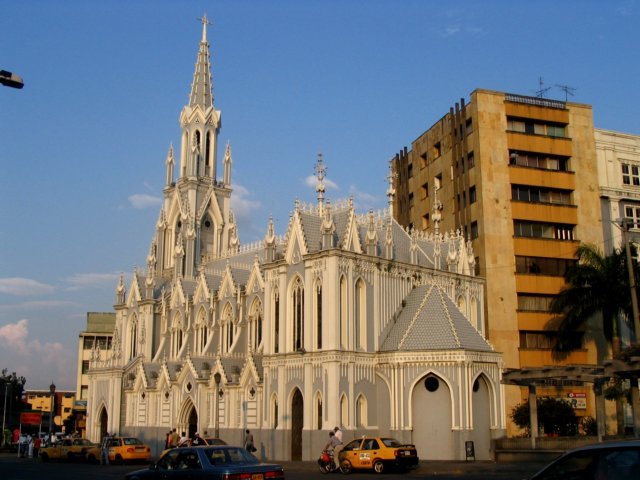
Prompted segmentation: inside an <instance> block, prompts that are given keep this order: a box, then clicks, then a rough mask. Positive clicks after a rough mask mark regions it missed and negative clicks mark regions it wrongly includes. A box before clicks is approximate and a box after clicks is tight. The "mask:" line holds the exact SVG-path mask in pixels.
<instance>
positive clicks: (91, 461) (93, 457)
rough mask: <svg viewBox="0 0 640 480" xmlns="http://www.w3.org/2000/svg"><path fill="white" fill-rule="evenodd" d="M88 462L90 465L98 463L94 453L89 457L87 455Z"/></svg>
mask: <svg viewBox="0 0 640 480" xmlns="http://www.w3.org/2000/svg"><path fill="white" fill-rule="evenodd" d="M87 462H89V463H92V464H94V463H98V459H97V458H96V456H95V455H94V454H93V453H90V454H89V455H87Z"/></svg>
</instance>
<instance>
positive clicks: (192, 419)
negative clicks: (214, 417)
mask: <svg viewBox="0 0 640 480" xmlns="http://www.w3.org/2000/svg"><path fill="white" fill-rule="evenodd" d="M187 423H188V427H187V429H188V433H187V434H188V436H189V438H193V437H195V436H196V432H197V431H198V412H196V407H194V406H193V405H191V410H190V411H189V417H188V420H187Z"/></svg>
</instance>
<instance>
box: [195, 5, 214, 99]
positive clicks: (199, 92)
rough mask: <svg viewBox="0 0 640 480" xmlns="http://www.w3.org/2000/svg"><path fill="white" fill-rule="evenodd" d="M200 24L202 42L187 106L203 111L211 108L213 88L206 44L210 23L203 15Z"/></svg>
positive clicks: (207, 43)
mask: <svg viewBox="0 0 640 480" xmlns="http://www.w3.org/2000/svg"><path fill="white" fill-rule="evenodd" d="M199 20H200V21H201V22H202V40H201V41H200V49H199V50H198V60H197V61H196V71H195V73H194V74H193V84H192V85H191V95H189V106H191V107H195V106H196V105H200V106H201V107H202V108H203V109H204V110H206V109H207V108H208V107H212V106H213V88H212V85H211V61H210V59H209V42H207V25H211V22H210V21H209V20H208V19H207V15H206V14H205V15H204V16H203V17H202V18H200V19H199Z"/></svg>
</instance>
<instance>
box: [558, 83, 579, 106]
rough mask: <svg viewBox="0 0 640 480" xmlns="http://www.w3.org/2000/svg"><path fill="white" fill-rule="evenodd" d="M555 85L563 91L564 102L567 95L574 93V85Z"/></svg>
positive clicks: (567, 97)
mask: <svg viewBox="0 0 640 480" xmlns="http://www.w3.org/2000/svg"><path fill="white" fill-rule="evenodd" d="M556 87H558V88H559V89H560V90H562V91H563V92H564V101H565V102H566V101H567V100H569V95H571V96H572V97H573V95H574V94H575V93H576V89H575V88H574V87H570V86H569V85H558V84H556Z"/></svg>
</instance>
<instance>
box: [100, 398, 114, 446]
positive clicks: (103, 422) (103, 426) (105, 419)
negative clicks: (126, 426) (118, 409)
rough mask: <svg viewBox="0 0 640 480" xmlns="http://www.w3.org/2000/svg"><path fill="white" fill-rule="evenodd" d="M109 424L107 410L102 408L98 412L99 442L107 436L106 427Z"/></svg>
mask: <svg viewBox="0 0 640 480" xmlns="http://www.w3.org/2000/svg"><path fill="white" fill-rule="evenodd" d="M108 424H109V414H108V413H107V409H106V408H105V407H104V406H103V407H102V410H101V411H100V440H102V439H103V438H104V436H105V435H106V434H107V425H108ZM111 433H114V432H111Z"/></svg>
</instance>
